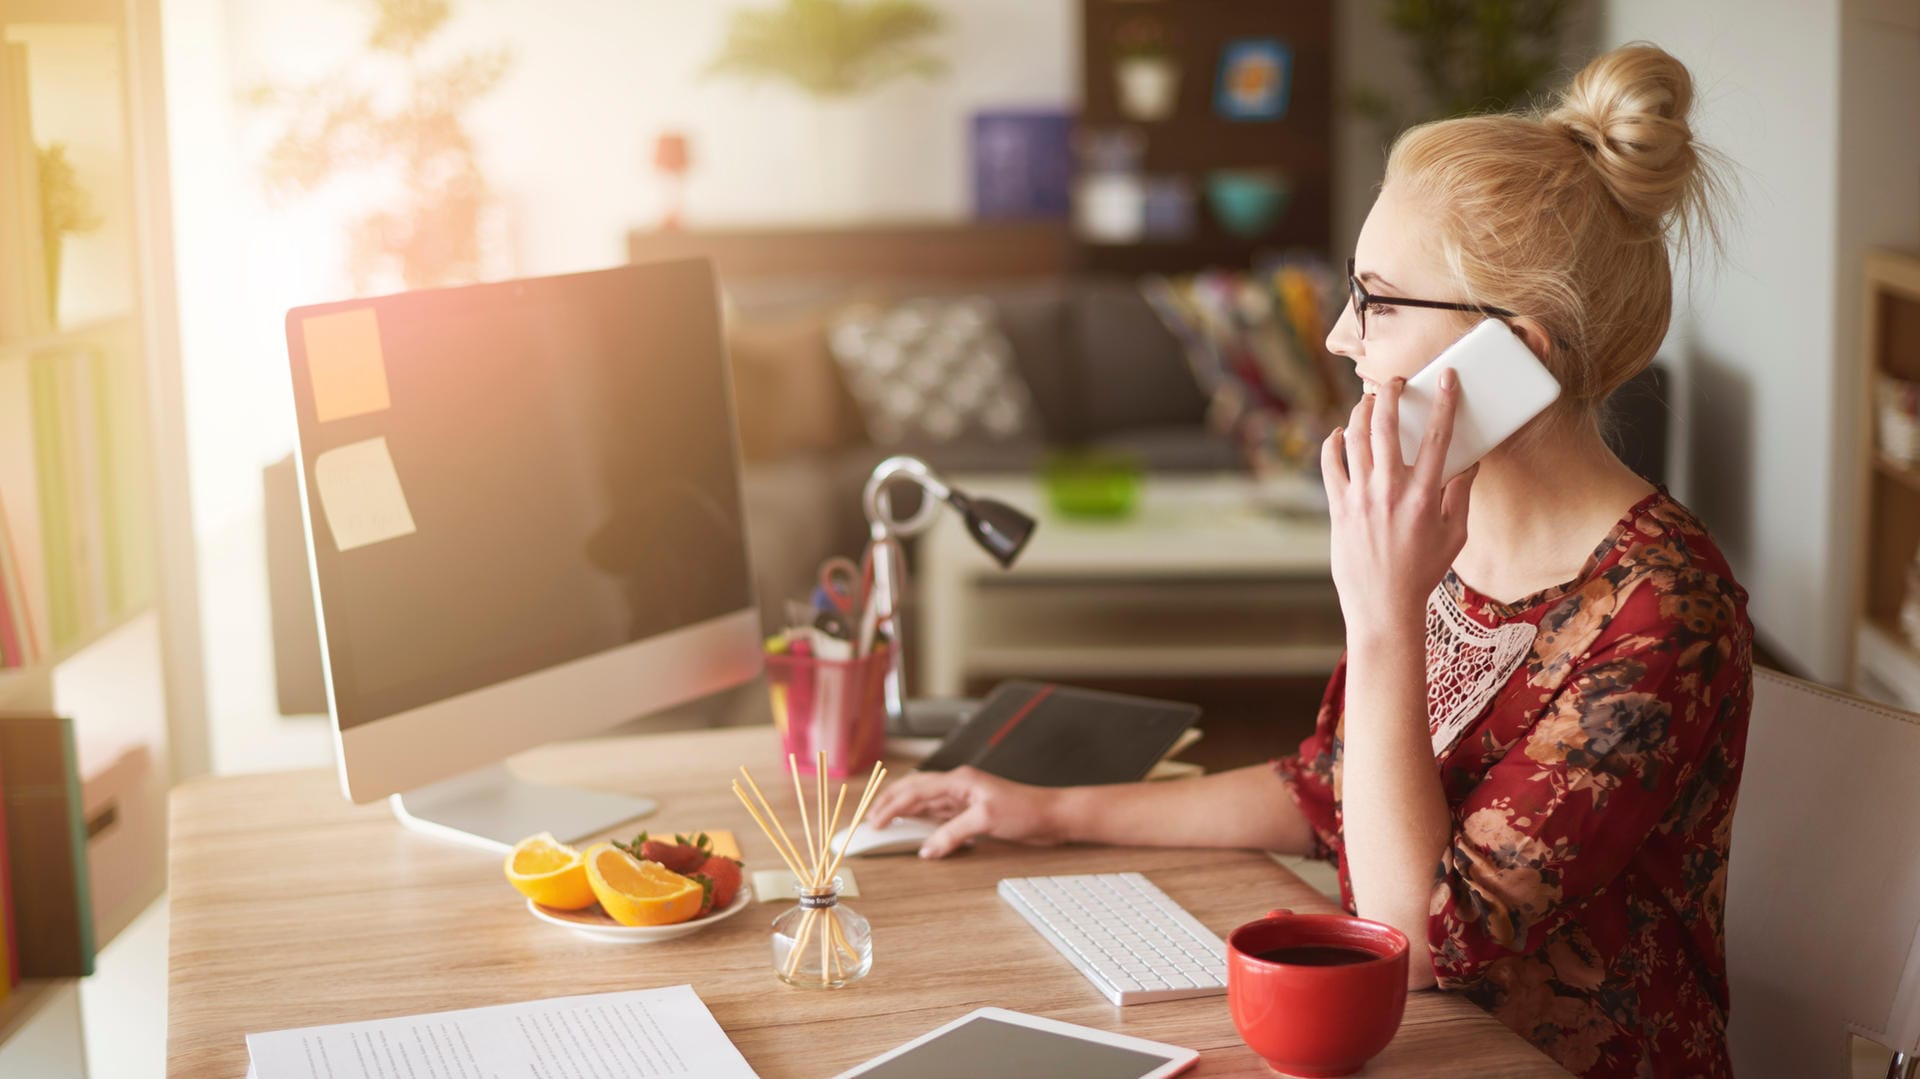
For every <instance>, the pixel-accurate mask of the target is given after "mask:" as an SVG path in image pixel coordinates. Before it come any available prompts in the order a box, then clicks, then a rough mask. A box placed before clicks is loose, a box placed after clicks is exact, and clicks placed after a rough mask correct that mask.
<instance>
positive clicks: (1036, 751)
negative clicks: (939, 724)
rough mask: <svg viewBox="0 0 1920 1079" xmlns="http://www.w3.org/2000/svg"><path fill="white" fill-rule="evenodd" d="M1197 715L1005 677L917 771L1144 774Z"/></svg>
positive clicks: (1189, 709)
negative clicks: (964, 767) (969, 768)
mask: <svg viewBox="0 0 1920 1079" xmlns="http://www.w3.org/2000/svg"><path fill="white" fill-rule="evenodd" d="M1199 718H1200V708H1199V706H1198V705H1192V704H1182V703H1180V702H1178V701H1163V700H1156V699H1154V698H1151V697H1137V696H1134V695H1132V694H1127V693H1108V692H1105V691H1102V690H1094V689H1080V688H1077V687H1074V686H1062V685H1055V684H1051V683H1042V682H1026V681H1013V682H1002V683H1000V684H999V685H998V686H995V687H994V689H993V692H992V693H990V694H988V695H987V698H986V700H984V701H982V702H981V704H980V708H979V709H978V710H977V711H975V712H974V713H973V715H971V716H969V717H968V718H967V720H966V722H965V723H962V724H961V725H960V726H959V727H957V728H955V729H954V731H953V732H952V733H951V734H949V735H947V738H946V740H945V741H944V742H942V743H941V744H940V748H939V749H937V750H935V751H934V753H933V756H931V757H928V758H927V759H926V760H925V761H923V762H921V765H920V768H921V770H922V771H930V772H944V771H948V770H950V769H953V768H958V767H960V766H961V765H963V764H970V765H972V766H973V767H975V768H978V769H980V770H981V771H983V772H990V773H992V774H994V775H997V776H1000V777H1001V778H1003V779H1011V780H1014V781H1016V782H1019V783H1031V784H1034V785H1036V786H1042V787H1075V786H1081V785H1085V784H1094V783H1130V782H1132V781H1134V780H1137V779H1142V778H1144V777H1145V776H1146V775H1147V773H1148V772H1150V771H1152V769H1153V766H1154V765H1155V764H1156V763H1158V762H1159V761H1160V759H1161V758H1162V757H1164V756H1166V755H1167V754H1168V752H1170V751H1171V750H1172V749H1173V747H1174V745H1175V743H1176V742H1178V741H1179V739H1180V737H1181V735H1182V734H1183V733H1184V732H1185V731H1186V730H1187V728H1189V727H1191V726H1192V725H1193V723H1194V721H1195V720H1197V719H1199Z"/></svg>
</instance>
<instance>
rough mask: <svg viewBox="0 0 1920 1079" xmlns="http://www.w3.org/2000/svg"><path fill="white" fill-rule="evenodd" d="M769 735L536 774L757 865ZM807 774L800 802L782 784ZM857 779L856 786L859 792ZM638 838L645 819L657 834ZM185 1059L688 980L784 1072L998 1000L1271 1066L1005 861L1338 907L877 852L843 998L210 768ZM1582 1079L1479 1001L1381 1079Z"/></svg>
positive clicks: (749, 951) (1204, 1068) (179, 818)
mask: <svg viewBox="0 0 1920 1079" xmlns="http://www.w3.org/2000/svg"><path fill="white" fill-rule="evenodd" d="M776 755H777V743H776V741H775V739H774V735H773V733H772V731H771V729H770V728H740V729H733V730H725V731H699V732H692V733H684V734H668V735H652V736H647V737H644V738H633V739H621V740H610V741H602V742H590V743H574V744H572V745H566V746H558V747H549V748H547V749H543V750H540V751H538V752H536V753H533V754H529V755H527V756H525V757H523V758H521V759H520V760H518V761H516V762H515V768H516V770H517V771H519V772H520V773H521V774H522V775H524V776H526V777H528V778H532V779H538V780H547V781H560V780H571V781H573V782H576V783H580V784H583V785H591V786H599V787H605V788H607V789H620V790H630V791H636V792H645V793H646V794H648V795H651V796H653V797H655V798H658V799H660V803H661V809H660V811H659V812H658V813H657V814H655V815H654V816H653V817H652V818H649V819H648V820H647V821H645V822H644V826H645V827H647V828H649V829H651V830H654V831H662V830H668V831H671V830H688V829H695V828H703V827H704V828H731V829H732V830H733V831H734V833H735V834H736V835H738V836H739V838H740V842H741V846H742V849H743V850H744V852H745V854H746V858H747V862H748V865H749V867H750V868H751V867H761V868H764V867H769V866H774V865H777V864H778V861H777V859H776V858H775V856H774V854H773V850H772V847H771V845H770V844H768V843H767V841H766V839H765V837H763V836H761V834H760V833H759V830H758V829H756V828H755V827H754V825H753V823H752V821H751V820H750V819H749V818H748V817H747V815H746V813H745V812H744V811H743V810H742V809H741V808H740V805H739V803H737V802H736V801H734V799H733V795H732V794H731V793H730V792H729V791H728V788H727V776H728V773H729V771H730V770H731V769H732V768H733V767H735V766H736V765H738V764H741V763H745V764H746V765H747V766H748V767H750V768H752V769H753V770H754V773H755V775H756V777H757V778H759V780H760V782H761V786H762V788H763V789H765V790H766V792H767V794H768V796H769V797H770V798H775V799H776V800H777V801H778V802H779V808H780V812H781V813H782V815H783V816H785V817H787V818H788V819H789V820H795V819H797V812H796V811H795V810H794V807H793V804H792V784H791V781H789V782H787V783H785V784H781V783H776V782H772V780H774V779H775V778H776V776H777V775H778V774H779V773H778V772H777V771H776V764H775V757H776ZM783 790H784V791H785V792H786V794H785V797H784V798H781V797H780V792H781V791H783ZM855 793H856V794H857V793H858V791H857V789H856V791H855ZM635 827H636V830H637V828H638V827H640V826H639V825H636V826H635ZM170 853H171V869H172V883H171V888H172V899H171V902H172V941H171V958H170V961H169V964H168V980H169V994H168V1016H167V1024H168V1028H167V1067H168V1074H169V1075H170V1076H183V1077H184V1076H191V1077H193V1079H202V1077H207V1079H239V1077H241V1076H243V1075H244V1074H245V1073H246V1070H247V1049H246V1043H245V1041H244V1037H245V1035H246V1034H247V1033H248V1032H250V1031H252V1032H258V1031H267V1030H278V1029H281V1028H285V1027H299V1026H311V1025H315V1024H321V1023H338V1022H347V1021H350V1020H362V1019H377V1018H383V1017H389V1016H397V1015H407V1014H412V1013H418V1012H433V1011H443V1010H447V1009H451V1008H471V1007H478V1006H481V1005H487V1004H505V1003H511V1002H514V1001H521V1000H531V999H537V998H541V997H550V996H562V995H568V994H575V993H602V992H611V991H615V990H623V989H640V988H646V987H650V986H660V985H674V984H679V983H681V982H689V983H691V984H692V985H693V987H694V989H695V990H697V991H698V992H699V994H700V997H701V999H703V1000H704V1001H706V1003H707V1006H708V1007H709V1008H711V1009H712V1010H713V1014H714V1017H715V1018H716V1019H718V1020H719V1022H720V1026H721V1027H722V1028H724V1029H725V1030H726V1032H727V1034H728V1035H729V1036H730V1037H731V1038H732V1039H733V1042H734V1044H735V1045H737V1046H739V1048H740V1051H741V1052H742V1053H744V1054H745V1055H746V1058H747V1060H748V1062H749V1063H751V1064H752V1065H753V1067H754V1069H755V1070H756V1071H758V1072H759V1073H760V1074H761V1075H762V1076H764V1077H766V1079H778V1077H781V1076H826V1075H832V1074H834V1073H836V1072H838V1071H840V1070H841V1069H843V1068H845V1067H848V1066H850V1065H852V1064H855V1063H858V1062H859V1061H862V1060H866V1059H868V1058H869V1057H872V1056H875V1055H877V1054H879V1053H881V1052H883V1051H885V1050H887V1049H890V1048H892V1047H894V1046H896V1045H898V1044H900V1043H901V1042H904V1041H906V1040H908V1039H910V1038H912V1037H914V1036H915V1035H918V1034H921V1033H924V1032H926V1031H928V1030H931V1029H932V1028H934V1027H936V1026H939V1025H940V1024H942V1023H945V1022H947V1021H948V1020H951V1019H954V1018H956V1017H958V1016H960V1015H962V1014H964V1013H966V1012H968V1011H971V1010H973V1009H974V1008H977V1007H980V1006H983V1005H996V1006H999V1007H1004V1008H1012V1009H1016V1010H1019V1011H1025V1012H1034V1013H1037V1014H1040V1015H1046V1016H1051V1017H1053V1018H1055V1019H1061V1020H1065V1021H1067V1022H1073V1023H1082V1024H1086V1025H1088V1026H1095V1027H1102V1028H1105V1029H1108V1030H1116V1031H1121V1032H1124V1033H1127V1034H1134V1035H1138V1036H1141V1037H1146V1038H1154V1039H1157V1040H1160V1041H1166V1042H1171V1043H1173V1044H1175V1045H1184V1046H1190V1047H1193V1048H1197V1049H1200V1050H1202V1052H1203V1055H1202V1057H1201V1062H1200V1065H1199V1067H1198V1069H1197V1070H1196V1071H1195V1072H1193V1073H1190V1074H1198V1075H1209V1076H1213V1075H1219V1076H1228V1075H1234V1076H1265V1075H1270V1074H1271V1073H1270V1072H1268V1071H1267V1070H1266V1067H1265V1065H1263V1064H1262V1063H1261V1062H1260V1061H1259V1060H1258V1059H1257V1058H1256V1057H1255V1056H1254V1055H1253V1053H1252V1052H1251V1051H1249V1050H1248V1049H1247V1048H1246V1047H1245V1046H1244V1045H1243V1044H1242V1043H1241V1041H1240V1039H1239V1037H1238V1035H1236V1034H1235V1033H1234V1029H1233V1023H1232V1020H1231V1019H1230V1018H1229V1017H1228V1015H1227V1008H1226V1003H1225V1001H1224V999H1222V998H1218V997H1214V998H1207V999H1201V1000H1183V1001H1171V1002H1167V1003H1161V1004H1144V1005H1136V1006H1134V1007H1130V1008H1116V1007H1114V1006H1112V1005H1110V1004H1108V1003H1107V1001H1106V999H1105V998H1104V997H1102V996H1100V994H1099V993H1097V992H1096V991H1095V990H1094V989H1093V987H1092V986H1090V985H1088V984H1087V982H1086V981H1085V979H1083V978H1082V977H1081V976H1080V974H1079V972H1078V971H1076V970H1075V969H1074V968H1073V967H1072V966H1070V965H1069V964H1068V963H1067V961H1066V960H1065V959H1063V958H1061V957H1060V956H1059V955H1058V954H1057V953H1055V952H1054V950H1053V949H1052V948H1051V947H1049V946H1048V945H1047V944H1046V943H1045V942H1044V941H1043V940H1041V939H1040V937H1039V936H1038V935H1036V934H1035V933H1034V932H1033V930H1032V929H1030V928H1029V927H1028V926H1027V924H1026V923H1025V922H1024V921H1022V920H1021V919H1020V917H1019V916H1018V915H1016V914H1015V913H1014V912H1013V911H1012V910H1011V909H1009V908H1008V907H1007V906H1006V905H1005V903H1003V902H1002V901H1001V899H1000V898H999V896H998V895H996V894H995V892H994V884H995V882H997V881H998V880H999V879H1000V878H1001V877H1007V876H1021V875H1036V874H1046V873H1105V872H1118V871H1124V870H1138V871H1141V872H1144V873H1146V874H1147V876H1148V877H1149V878H1151V879H1152V880H1153V882H1154V883H1156V884H1158V885H1159V886H1160V887H1161V888H1163V889H1165V890H1166V892H1167V894H1169V895H1171V896H1172V897H1173V898H1174V899H1175V900H1176V901H1178V902H1179V903H1181V904H1182V905H1183V906H1185V907H1186V908H1187V909H1188V910H1189V911H1192V912H1193V914H1194V916H1195V917H1197V918H1199V919H1200V921H1202V922H1204V923H1205V924H1206V925H1207V927H1208V928H1210V929H1212V930H1214V931H1215V932H1217V933H1219V934H1221V935H1222V936H1225V935H1226V934H1227V932H1228V931H1230V930H1232V929H1233V928H1234V927H1235V926H1236V925H1239V924H1240V923H1241V922H1244V921H1248V920H1250V919H1253V918H1257V917H1259V916H1260V915H1262V914H1263V913H1265V912H1266V911H1267V910H1269V909H1271V908H1273V907H1280V906H1285V907H1292V908H1294V909H1296V910H1326V909H1331V904H1329V903H1328V902H1327V901H1326V899H1325V898H1323V897H1322V896H1321V895H1320V894H1319V893H1318V892H1315V891H1313V890H1312V889H1311V888H1309V887H1308V886H1307V885H1305V884H1303V883H1301V882H1300V881H1299V879H1298V878H1296V877H1294V876H1293V875H1292V874H1290V873H1288V872H1287V871H1286V870H1284V869H1282V868H1280V867H1279V866H1278V865H1275V864H1274V863H1273V861H1272V860H1271V859H1269V858H1267V857H1265V856H1263V855H1260V854H1256V853H1250V852H1246V851H1221V850H1150V849H1139V848H1117V847H1068V848H1051V849H1043V848H1027V847H1017V846H1010V845H1002V844H998V843H982V844H981V845H980V846H979V847H978V848H976V849H975V850H973V851H971V852H969V853H966V854H962V855H959V856H956V857H953V858H949V859H947V860H945V861H941V862H932V863H928V862H921V861H920V860H919V859H915V858H881V859H861V860H858V861H857V867H856V868H857V872H858V875H859V883H860V887H861V892H862V894H861V896H860V897H859V898H857V899H854V900H852V901H851V904H852V905H853V907H854V908H855V909H856V910H858V911H860V912H861V913H862V914H865V915H867V916H868V917H869V918H870V919H872V921H873V929H874V966H873V973H872V974H871V975H869V976H868V977H867V979H866V980H865V981H863V982H861V983H859V984H858V985H855V986H853V987H850V988H848V989H845V990H841V991H838V992H822V991H817V990H800V989H793V988H789V987H786V986H783V985H781V984H780V983H779V982H778V981H776V980H775V978H774V975H773V973H772V969H771V964H772V960H771V955H770V951H769V946H768V940H767V925H768V923H769V922H771V920H772V919H773V917H774V915H775V914H776V913H777V912H778V911H779V910H781V909H783V908H782V906H781V905H777V904H767V905H756V906H754V907H753V908H752V909H750V910H748V911H746V912H744V913H742V914H740V915H738V916H736V917H734V918H732V919H729V920H728V921H725V922H722V923H720V924H719V925H717V926H715V927H714V928H712V929H711V930H708V931H706V932H704V933H700V934H697V935H694V936H692V937H688V938H686V939H685V940H681V941H674V942H669V943H664V944H656V945H650V946H642V947H617V946H609V945H605V944H597V943H594V942H592V941H589V940H585V939H583V938H581V937H579V936H576V935H574V934H573V933H570V932H567V931H564V930H561V929H557V928H555V927H553V926H549V925H544V924H541V923H540V922H537V921H535V920H534V919H533V918H532V917H531V916H529V915H528V914H527V912H526V909H525V907H524V905H523V904H522V901H521V899H520V897H519V896H518V895H517V894H516V893H515V892H514V891H513V890H512V889H511V888H510V887H509V886H508V884H507V883H506V881H505V880H504V879H503V878H502V877H501V873H500V862H499V859H498V858H496V857H494V856H492V855H488V854H484V853H480V852H478V851H475V850H472V849H469V848H463V847H458V846H454V845H451V844H448V843H444V842H440V841H436V840H434V839H431V838H429V837H426V836H422V835H419V834H416V833H413V832H409V831H405V830H403V829H401V827H400V826H399V825H398V824H396V823H395V822H394V820H393V819H392V817H391V816H389V815H388V812H387V809H386V806H385V805H384V804H379V805H370V806H353V805H349V804H348V803H346V802H345V801H344V800H342V799H341V797H340V795H339V793H338V788H337V786H336V785H335V781H334V776H333V773H332V772H331V771H319V770H315V771H308V772H292V773H280V774H271V775H253V776H235V777H230V778H222V779H210V780H200V781H196V782H193V783H188V784H185V785H183V786H181V787H180V788H179V789H177V790H176V791H174V793H173V830H172V843H171V852H170ZM1364 1074H1365V1075H1367V1076H1371V1077H1375V1079H1383V1077H1387V1076H1424V1077H1433V1079H1444V1077H1447V1076H1475V1077H1478V1079H1497V1077H1508V1076H1514V1077H1519V1076H1538V1077H1543V1079H1544V1077H1554V1079H1565V1074H1566V1073H1565V1072H1563V1071H1561V1070H1560V1069H1559V1068H1558V1067H1557V1066H1555V1065H1554V1064H1553V1062H1552V1061H1551V1060H1549V1059H1548V1058H1547V1057H1546V1056H1544V1055H1542V1054H1541V1053H1539V1052H1538V1051H1536V1050H1535V1049H1534V1048H1533V1047H1532V1046H1530V1045H1528V1044H1527V1043H1526V1042H1525V1041H1523V1040H1521V1039H1520V1038H1519V1037H1517V1036H1516V1035H1514V1034H1513V1033H1511V1032H1509V1031H1508V1030H1507V1029H1506V1028H1505V1027H1503V1026H1501V1025H1500V1024H1499V1023H1498V1022H1497V1021H1495V1020H1494V1019H1493V1018H1492V1017H1490V1016H1488V1015H1487V1014H1486V1013H1484V1012H1482V1011H1481V1010H1480V1009H1478V1008H1476V1007H1475V1006H1474V1005H1473V1004H1471V1003H1470V1002H1468V1001H1466V1000H1463V999H1460V998H1457V997H1453V996H1448V995H1444V994H1440V993H1433V992H1426V993H1416V994H1414V995H1413V997H1412V998H1411V999H1410V1000H1409V1001H1408V1004H1407V1015H1406V1021H1405V1023H1404V1024H1403V1025H1402V1026H1401V1028H1400V1034H1399V1037H1398V1038H1397V1039H1396V1040H1395V1041H1394V1043H1393V1044H1392V1045H1391V1046H1390V1047H1388V1049H1387V1051H1386V1052H1385V1053H1383V1054H1382V1055H1381V1056H1380V1057H1378V1058H1376V1059H1375V1060H1374V1061H1373V1063H1372V1064H1370V1065H1369V1066H1368V1068H1367V1070H1366V1072H1365V1073H1364Z"/></svg>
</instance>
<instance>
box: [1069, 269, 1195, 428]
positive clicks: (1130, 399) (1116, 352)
mask: <svg viewBox="0 0 1920 1079" xmlns="http://www.w3.org/2000/svg"><path fill="white" fill-rule="evenodd" d="M1070 319H1071V324H1072V328H1073V333H1074V340H1075V345H1076V348H1075V352H1076V355H1078V357H1079V360H1080V374H1079V383H1080V385H1081V386H1082V387H1084V390H1083V392H1082V393H1081V395H1080V400H1081V418H1082V422H1083V425H1084V427H1083V430H1082V432H1081V434H1082V437H1084V438H1088V439H1094V438H1099V437H1101V436H1104V435H1110V434H1114V433H1116V432H1120V431H1127V430H1133V429H1136V428H1143V427H1173V426H1178V425H1181V424H1194V425H1198V424H1200V423H1202V422H1203V421H1204V419H1205V416H1206V411H1207V404H1206V400H1205V399H1204V398H1203V397H1202V396H1201V395H1200V388H1199V387H1198V386H1196V385H1194V381H1193V375H1192V374H1191V372H1190V371H1189V369H1188V367H1187V360H1186V354H1185V353H1184V352H1183V351H1182V350H1181V347H1180V341H1179V339H1178V338H1176V337H1174V336H1173V334H1172V332H1171V331H1169V330H1168V329H1167V327H1166V324H1165V323H1163V322H1161V321H1160V316H1159V315H1158V314H1156V313H1155V312H1154V310H1153V307H1152V306H1151V305H1149V304H1148V303H1147V301H1146V299H1145V298H1144V297H1142V296H1141V295H1140V290H1139V288H1138V287H1137V286H1135V285H1134V284H1133V283H1132V282H1130V281H1089V282H1086V283H1084V284H1082V285H1080V286H1078V287H1077V288H1076V289H1075V291H1074V295H1073V298H1072V302H1071V315H1070Z"/></svg>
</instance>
